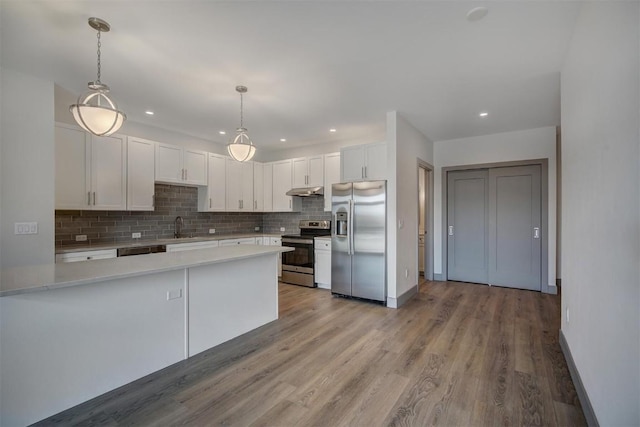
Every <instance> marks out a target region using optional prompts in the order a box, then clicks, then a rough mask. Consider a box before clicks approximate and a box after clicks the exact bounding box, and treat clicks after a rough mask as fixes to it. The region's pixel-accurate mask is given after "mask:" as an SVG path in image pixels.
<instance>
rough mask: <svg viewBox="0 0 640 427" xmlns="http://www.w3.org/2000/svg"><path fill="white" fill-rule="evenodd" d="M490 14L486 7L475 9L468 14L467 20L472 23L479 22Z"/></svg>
mask: <svg viewBox="0 0 640 427" xmlns="http://www.w3.org/2000/svg"><path fill="white" fill-rule="evenodd" d="M487 13H489V9H487V8H486V7H484V6H480V7H474V8H473V9H471V10H470V11H469V12H467V20H468V21H470V22H474V21H479V20H481V19H482V18H484V17H485V16H487Z"/></svg>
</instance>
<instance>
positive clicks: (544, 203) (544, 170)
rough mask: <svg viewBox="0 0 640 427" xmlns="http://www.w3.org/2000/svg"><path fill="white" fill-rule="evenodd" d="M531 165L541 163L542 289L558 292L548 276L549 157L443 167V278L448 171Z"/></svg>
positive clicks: (444, 272) (444, 271) (445, 275)
mask: <svg viewBox="0 0 640 427" xmlns="http://www.w3.org/2000/svg"><path fill="white" fill-rule="evenodd" d="M530 165H540V170H541V177H540V185H541V198H542V200H541V201H540V202H541V204H540V207H541V210H542V212H541V214H542V215H541V228H542V233H541V240H542V241H541V242H540V243H541V247H542V251H541V254H540V264H541V265H540V267H541V275H540V289H541V291H542V292H543V293H547V294H555V293H557V288H556V287H551V286H549V283H548V276H549V235H548V233H549V160H548V159H530V160H518V161H511V162H496V163H481V164H473V165H460V166H447V167H443V168H442V179H441V183H442V193H441V195H442V198H441V209H442V216H441V218H442V227H441V230H442V237H441V242H442V252H441V253H442V280H445V281H446V280H448V264H447V262H448V261H447V254H448V247H447V220H448V218H447V205H448V185H447V182H448V176H447V174H448V172H451V171H463V170H474V169H491V168H500V167H510V166H530Z"/></svg>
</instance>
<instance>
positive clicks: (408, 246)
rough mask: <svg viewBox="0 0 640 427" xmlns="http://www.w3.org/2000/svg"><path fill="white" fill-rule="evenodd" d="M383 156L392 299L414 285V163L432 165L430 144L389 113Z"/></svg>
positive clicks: (415, 182) (415, 190)
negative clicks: (406, 273) (385, 152)
mask: <svg viewBox="0 0 640 427" xmlns="http://www.w3.org/2000/svg"><path fill="white" fill-rule="evenodd" d="M387 156H388V159H387V176H388V182H387V189H388V195H387V198H388V206H387V216H388V218H387V242H388V253H387V269H388V272H387V282H388V288H387V289H388V290H387V292H388V297H389V298H391V299H395V298H398V297H400V296H401V295H403V294H404V293H406V292H407V291H409V290H410V289H411V288H412V287H415V286H417V285H418V277H417V273H418V159H420V160H422V161H423V162H426V163H429V164H433V143H432V142H431V141H430V140H429V139H428V138H427V137H425V136H424V135H423V134H422V133H421V132H420V131H419V130H417V129H416V128H415V127H413V126H412V125H411V124H410V123H409V122H408V121H406V120H405V119H404V118H403V117H401V116H400V115H398V113H397V112H395V111H392V112H389V113H387ZM400 224H402V226H400ZM405 270H407V271H408V277H405ZM389 305H390V306H393V305H394V301H393V300H391V301H389Z"/></svg>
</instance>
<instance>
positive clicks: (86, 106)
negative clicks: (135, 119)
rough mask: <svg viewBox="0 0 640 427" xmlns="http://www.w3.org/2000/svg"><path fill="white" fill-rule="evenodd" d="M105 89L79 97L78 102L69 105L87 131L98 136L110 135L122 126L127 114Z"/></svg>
mask: <svg viewBox="0 0 640 427" xmlns="http://www.w3.org/2000/svg"><path fill="white" fill-rule="evenodd" d="M105 92H106V91H105V90H104V89H103V90H94V91H90V92H88V93H85V94H83V95H80V97H79V98H78V103H77V104H73V105H72V106H71V107H69V111H71V113H72V114H73V118H74V119H75V121H76V122H77V123H78V124H79V125H80V126H81V127H82V128H83V129H84V130H86V131H87V132H91V133H92V134H94V135H97V136H108V135H111V134H112V133H114V132H117V131H118V129H120V127H121V126H122V123H124V121H125V120H126V119H127V116H126V115H125V114H124V113H123V112H122V111H120V110H118V107H117V106H116V104H115V103H114V102H113V101H112V100H111V99H110V98H109V97H108V96H107V94H106V93H105Z"/></svg>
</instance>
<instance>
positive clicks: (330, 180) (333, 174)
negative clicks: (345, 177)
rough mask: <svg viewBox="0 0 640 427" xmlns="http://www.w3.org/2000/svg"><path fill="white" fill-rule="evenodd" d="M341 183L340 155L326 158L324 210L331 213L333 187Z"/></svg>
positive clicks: (333, 154) (335, 154)
mask: <svg viewBox="0 0 640 427" xmlns="http://www.w3.org/2000/svg"><path fill="white" fill-rule="evenodd" d="M339 182H340V153H331V154H325V156H324V210H325V211H326V212H331V186H332V185H333V184H337V183H339Z"/></svg>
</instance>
